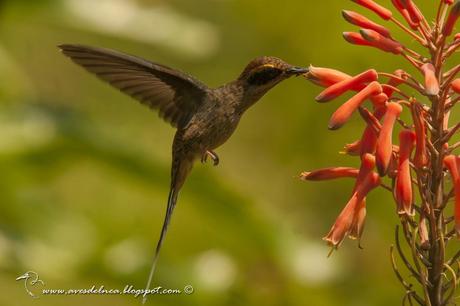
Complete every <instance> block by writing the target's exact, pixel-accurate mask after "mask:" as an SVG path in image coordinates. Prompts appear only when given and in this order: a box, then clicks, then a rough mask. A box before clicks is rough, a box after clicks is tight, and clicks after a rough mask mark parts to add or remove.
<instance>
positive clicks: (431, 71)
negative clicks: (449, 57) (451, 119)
mask: <svg viewBox="0 0 460 306" xmlns="http://www.w3.org/2000/svg"><path fill="white" fill-rule="evenodd" d="M421 70H422V72H423V74H424V76H425V92H426V94H427V95H430V96H436V95H437V94H438V93H439V82H438V79H437V78H436V71H435V68H434V66H433V65H432V64H430V63H426V64H423V65H422V67H421Z"/></svg>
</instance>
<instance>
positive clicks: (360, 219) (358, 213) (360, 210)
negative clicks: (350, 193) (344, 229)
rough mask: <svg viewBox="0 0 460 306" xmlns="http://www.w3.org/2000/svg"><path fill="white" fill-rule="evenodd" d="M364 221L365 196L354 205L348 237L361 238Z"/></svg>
mask: <svg viewBox="0 0 460 306" xmlns="http://www.w3.org/2000/svg"><path fill="white" fill-rule="evenodd" d="M365 222H366V198H363V200H362V201H361V202H359V204H358V205H357V206H356V207H355V213H354V216H353V222H352V224H351V229H350V233H349V234H348V237H349V238H350V239H358V240H359V239H361V236H362V235H363V231H364V223H365Z"/></svg>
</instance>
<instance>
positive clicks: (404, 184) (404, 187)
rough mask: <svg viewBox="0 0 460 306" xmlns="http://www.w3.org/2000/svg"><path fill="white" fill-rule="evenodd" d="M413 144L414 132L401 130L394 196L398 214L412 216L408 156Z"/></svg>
mask: <svg viewBox="0 0 460 306" xmlns="http://www.w3.org/2000/svg"><path fill="white" fill-rule="evenodd" d="M414 145H415V133H414V132H412V131H411V130H403V131H401V133H399V163H398V173H397V175H396V186H395V191H394V192H395V198H396V202H397V203H398V214H400V215H403V214H406V215H408V216H412V215H413V214H414V212H413V209H412V196H413V195H412V178H411V174H410V156H411V153H412V150H413V149H414Z"/></svg>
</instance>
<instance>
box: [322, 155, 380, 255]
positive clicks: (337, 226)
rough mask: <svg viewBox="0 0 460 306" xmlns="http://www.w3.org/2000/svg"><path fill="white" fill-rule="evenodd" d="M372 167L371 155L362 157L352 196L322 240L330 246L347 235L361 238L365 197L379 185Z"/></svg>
mask: <svg viewBox="0 0 460 306" xmlns="http://www.w3.org/2000/svg"><path fill="white" fill-rule="evenodd" d="M374 166H375V158H374V157H373V156H372V155H370V154H366V155H365V156H363V158H362V163H361V168H360V170H359V174H358V178H357V179H356V184H355V188H354V189H353V195H352V196H351V198H350V200H349V201H348V203H347V204H346V205H345V207H344V209H343V210H342V212H341V213H340V215H339V216H338V217H337V219H336V221H335V223H334V225H333V226H332V228H331V230H330V231H329V233H328V234H327V235H326V237H324V238H323V240H325V241H327V242H328V244H329V245H330V246H332V247H334V248H337V247H338V246H339V245H340V244H341V243H342V241H343V239H345V237H346V236H347V235H350V236H352V237H360V236H361V233H362V228H363V226H364V217H365V198H366V195H367V194H368V193H369V192H370V191H371V190H372V189H374V188H376V187H378V186H379V185H380V178H379V176H378V174H377V173H375V172H373V171H372V169H373V168H374Z"/></svg>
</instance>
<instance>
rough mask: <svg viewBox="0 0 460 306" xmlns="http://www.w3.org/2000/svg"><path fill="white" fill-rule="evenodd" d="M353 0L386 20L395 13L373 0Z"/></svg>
mask: <svg viewBox="0 0 460 306" xmlns="http://www.w3.org/2000/svg"><path fill="white" fill-rule="evenodd" d="M353 2H355V3H357V4H359V5H361V6H364V7H365V8H367V9H370V10H371V11H373V12H374V13H376V14H377V15H379V16H380V17H382V18H383V19H385V20H389V19H390V18H391V16H392V15H393V14H392V13H391V11H390V10H389V9H386V8H384V7H383V6H381V5H379V4H377V3H375V2H374V1H372V0H353Z"/></svg>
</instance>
